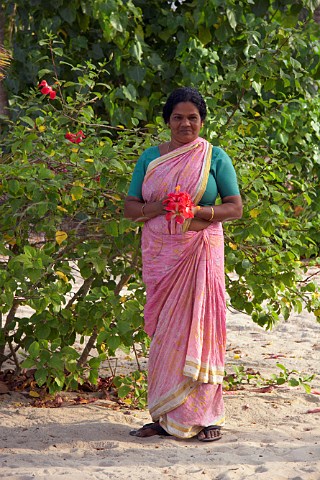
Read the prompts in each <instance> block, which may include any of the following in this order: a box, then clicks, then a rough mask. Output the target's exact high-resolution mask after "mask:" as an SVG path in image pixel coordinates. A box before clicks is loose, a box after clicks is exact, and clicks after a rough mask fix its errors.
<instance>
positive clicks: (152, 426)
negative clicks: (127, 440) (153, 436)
mask: <svg viewBox="0 0 320 480" xmlns="http://www.w3.org/2000/svg"><path fill="white" fill-rule="evenodd" d="M148 429H151V430H154V431H155V432H157V434H158V435H163V436H166V437H171V435H170V433H168V432H166V431H165V429H164V428H162V427H161V425H160V423H159V422H154V423H146V424H145V425H143V427H141V428H139V429H138V430H131V432H129V434H130V435H132V436H133V437H140V435H138V433H139V432H142V431H143V430H148ZM142 438H143V437H142Z"/></svg>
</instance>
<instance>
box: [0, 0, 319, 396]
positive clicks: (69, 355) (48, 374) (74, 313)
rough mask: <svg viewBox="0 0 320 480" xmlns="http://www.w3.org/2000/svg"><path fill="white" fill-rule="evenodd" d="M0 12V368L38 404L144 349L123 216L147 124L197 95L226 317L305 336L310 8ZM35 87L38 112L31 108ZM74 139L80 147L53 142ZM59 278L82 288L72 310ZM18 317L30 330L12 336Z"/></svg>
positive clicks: (214, 3)
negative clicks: (227, 195) (203, 105)
mask: <svg viewBox="0 0 320 480" xmlns="http://www.w3.org/2000/svg"><path fill="white" fill-rule="evenodd" d="M1 7H2V12H1V13H2V16H3V18H4V19H5V36H4V42H5V46H6V48H7V49H9V50H10V52H11V53H12V57H13V59H12V63H11V68H10V71H9V72H8V75H7V77H6V79H5V84H4V85H5V87H6V90H7V94H8V102H9V108H8V110H7V115H6V116H2V136H1V144H2V160H1V164H0V170H1V178H2V181H1V192H0V194H1V195H2V197H1V198H2V202H1V206H0V215H1V218H2V219H4V220H3V222H1V227H0V235H1V255H2V258H3V260H2V262H1V270H0V276H1V278H0V285H1V295H0V296H1V311H2V315H3V318H2V328H1V333H0V335H1V336H0V364H1V363H2V362H3V361H4V360H5V359H7V358H8V356H9V357H10V358H12V359H15V363H16V365H17V367H18V365H19V360H18V358H17V355H16V351H17V349H18V348H21V347H22V348H23V349H24V350H25V351H26V352H28V358H27V359H26V360H25V362H24V364H23V366H25V367H31V366H36V368H37V371H36V379H37V381H38V384H39V385H42V384H46V385H48V386H49V388H50V389H51V391H55V390H59V389H62V388H65V387H74V386H76V385H77V384H78V382H81V381H83V378H84V377H86V376H88V375H89V380H90V381H92V382H96V381H97V378H98V369H99V365H100V362H101V361H103V360H104V359H105V358H106V357H107V356H110V355H114V354H115V353H116V350H117V348H119V347H121V348H130V347H132V344H133V341H134V342H135V345H137V344H139V343H140V344H141V345H142V348H143V349H146V348H147V347H148V339H147V338H146V336H145V334H144V333H143V330H142V324H143V303H144V290H143V284H142V281H141V275H140V253H139V227H138V226H137V225H136V224H132V223H130V222H128V221H127V220H125V219H123V218H122V205H123V199H124V196H125V194H126V191H127V188H128V183H129V181H130V175H131V171H132V168H133V166H134V163H135V161H136V159H137V157H138V156H139V154H140V153H141V151H142V150H143V149H144V148H146V147H147V146H149V145H151V144H154V143H157V142H159V141H162V140H165V139H167V138H168V132H167V131H166V128H165V126H164V125H163V123H162V120H161V108H162V104H163V102H164V101H165V98H166V96H167V94H168V93H169V92H170V91H171V90H172V89H173V88H175V87H177V86H179V85H193V86H195V87H197V88H199V90H200V91H201V93H202V94H203V95H204V97H205V99H206V101H207V104H208V107H209V117H208V120H207V122H206V125H205V128H204V131H203V136H205V137H206V138H207V139H208V140H210V141H211V142H212V143H213V144H216V145H220V146H222V147H223V148H224V149H225V150H226V151H227V152H228V153H229V155H230V156H231V157H232V159H233V162H234V165H235V168H236V170H237V173H238V177H239V183H240V187H241V192H242V195H243V199H244V205H245V212H244V217H243V218H242V219H241V220H240V221H237V222H232V223H230V224H226V225H225V234H226V274H227V275H226V278H227V290H228V293H229V296H230V305H231V306H232V307H233V308H236V309H238V310H241V311H244V312H246V313H248V314H250V315H251V316H252V319H253V321H255V322H257V323H258V324H259V325H261V326H262V327H264V328H272V325H273V324H274V323H275V322H276V321H278V320H279V319H281V318H284V319H286V318H288V316H289V314H290V312H291V311H292V310H293V309H295V310H297V311H301V309H302V306H303V305H305V306H306V308H307V309H308V310H309V311H313V312H314V314H315V317H316V318H317V319H319V318H320V304H319V293H318V291H317V287H316V285H315V284H314V283H313V282H312V274H308V275H307V270H308V269H309V268H310V267H312V265H314V266H316V265H318V264H319V258H318V256H319V227H320V225H319V224H320V221H319V208H320V207H319V170H320V167H319V165H320V154H319V137H320V123H319V107H320V105H319V102H320V101H319V95H318V89H319V78H320V67H319V65H320V62H319V55H320V49H319V25H318V24H317V23H316V22H315V21H314V11H315V9H316V7H318V2H315V1H306V0H304V1H295V2H287V1H284V0H281V1H269V0H260V1H251V0H248V1H242V2H235V1H233V0H228V1H222V0H210V1H209V0H200V1H184V2H181V3H180V2H174V3H173V4H172V3H171V2H168V3H166V2H159V1H156V0H150V1H149V2H147V4H146V2H143V1H139V0H129V1H123V0H111V1H105V0H94V1H92V2H90V4H89V5H88V2H83V1H80V0H70V1H68V2H66V1H64V0H57V1H56V2H55V3H54V5H52V4H48V3H46V2H44V1H35V0H25V1H22V0H21V1H15V2H13V1H7V2H5V3H2V5H1ZM52 32H55V33H54V34H53V33H52ZM42 79H46V80H47V81H48V83H49V84H50V85H53V88H54V89H55V90H56V91H57V92H58V95H57V97H56V99H55V100H53V101H50V100H48V98H47V97H44V96H42V95H41V94H40V92H39V89H38V87H37V85H38V83H39V81H40V80H42ZM80 129H81V130H83V131H84V133H85V135H86V138H85V139H84V141H83V142H82V143H81V144H79V145H74V144H71V143H70V142H68V141H67V140H66V139H65V133H66V132H67V131H71V132H74V133H76V132H77V131H79V130H80ZM73 269H76V270H77V271H78V273H79V275H80V276H81V278H82V279H83V282H84V283H83V285H82V286H81V287H80V290H78V291H76V292H74V291H73V293H71V289H72V285H73V272H74V271H75V270H73ZM308 271H309V272H310V270H308ZM312 272H313V273H315V272H316V270H313V271H312ZM124 286H126V287H127V288H128V290H127V294H126V295H123V287H124ZM21 306H29V307H31V308H32V309H33V312H34V313H32V315H31V317H28V318H20V316H21V315H19V309H20V308H21ZM76 338H80V342H81V344H82V345H83V347H82V351H81V352H79V351H78V350H77V349H76V348H75V340H76ZM93 348H95V349H96V351H97V352H98V356H97V355H96V354H95V355H93V356H91V353H92V349H93Z"/></svg>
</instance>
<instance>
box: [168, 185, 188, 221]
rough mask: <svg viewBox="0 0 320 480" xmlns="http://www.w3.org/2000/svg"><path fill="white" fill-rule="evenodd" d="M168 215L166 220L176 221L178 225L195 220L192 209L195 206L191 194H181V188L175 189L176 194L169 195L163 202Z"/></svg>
mask: <svg viewBox="0 0 320 480" xmlns="http://www.w3.org/2000/svg"><path fill="white" fill-rule="evenodd" d="M162 203H163V205H165V210H167V211H168V213H167V214H166V220H168V221H170V220H172V219H175V221H176V223H183V222H184V221H185V220H186V219H187V218H193V217H194V214H193V212H192V208H193V207H194V206H195V205H194V203H193V201H192V199H191V197H190V195H189V193H187V192H180V186H179V185H178V186H177V187H176V188H175V192H174V193H169V194H168V197H167V198H166V199H165V200H163V202H162Z"/></svg>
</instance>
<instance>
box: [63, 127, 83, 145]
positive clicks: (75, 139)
mask: <svg viewBox="0 0 320 480" xmlns="http://www.w3.org/2000/svg"><path fill="white" fill-rule="evenodd" d="M65 138H66V139H67V140H69V141H70V142H71V143H81V142H82V140H83V139H84V138H86V136H85V134H84V133H83V131H82V130H79V132H77V133H70V132H68V133H66V134H65Z"/></svg>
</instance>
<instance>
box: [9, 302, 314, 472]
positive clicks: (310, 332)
mask: <svg viewBox="0 0 320 480" xmlns="http://www.w3.org/2000/svg"><path fill="white" fill-rule="evenodd" d="M275 355H281V356H280V357H278V358H274V356H275ZM235 357H236V358H235ZM277 362H280V363H282V364H284V365H285V366H286V367H287V368H288V369H290V368H294V369H296V370H298V371H299V372H301V373H304V374H311V373H314V374H316V378H315V380H314V381H313V383H312V389H313V390H315V391H319V390H320V375H319V373H320V372H319V370H320V324H319V323H317V322H316V321H315V319H314V317H313V316H311V315H310V314H308V313H307V312H305V311H304V312H302V313H301V314H299V315H293V316H292V317H291V318H290V320H289V321H288V322H284V323H281V324H279V325H278V326H277V327H276V328H275V329H274V330H273V331H272V332H265V331H264V330H263V329H261V328H260V327H258V326H256V325H255V324H253V323H252V321H251V319H249V318H248V317H246V316H245V315H242V314H233V313H230V312H229V313H228V351H227V371H228V372H230V373H231V372H232V371H233V370H232V365H235V364H238V365H244V366H245V367H246V368H247V367H251V368H253V369H254V370H255V371H259V372H260V374H261V375H262V376H264V377H265V378H270V374H271V373H279V372H280V370H279V369H278V368H277V367H276V363H277ZM225 403H226V410H227V423H226V426H225V428H224V430H223V432H224V435H223V438H222V439H221V440H220V441H218V442H212V443H202V442H199V441H197V440H196V439H191V440H188V441H181V440H177V439H174V438H171V437H152V438H149V439H139V438H136V437H132V436H130V435H129V431H130V430H131V429H132V428H136V427H139V426H141V425H142V424H143V423H146V422H147V421H150V418H149V415H148V413H147V412H146V411H145V412H141V411H131V412H130V411H125V410H123V411H116V410H113V409H112V408H111V404H110V402H107V401H105V400H99V401H97V402H96V403H93V404H88V405H79V406H68V407H62V408H55V409H54V408H52V409H49V408H46V409H39V408H35V407H31V406H30V401H29V400H28V399H26V398H25V396H23V395H22V394H21V393H20V394H19V393H13V392H12V393H10V394H3V395H0V479H1V480H31V479H44V478H46V479H48V480H56V479H59V480H60V479H61V480H62V479H64V480H74V479H76V480H89V479H90V480H98V479H99V480H100V479H119V480H120V479H121V480H127V479H128V480H129V479H136V480H142V479H152V480H160V479H161V480H162V479H188V480H189V479H190V480H191V479H195V480H198V479H199V480H206V479H210V480H248V479H258V480H301V479H303V480H320V413H306V412H307V411H308V410H312V409H315V408H319V407H320V395H317V394H315V393H314V394H306V393H305V391H304V390H303V389H302V388H301V387H296V388H288V386H287V385H286V386H284V387H282V388H277V389H273V390H271V391H270V392H269V393H261V392H259V391H257V387H247V388H246V389H245V390H244V391H237V392H236V393H234V394H226V395H225Z"/></svg>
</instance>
